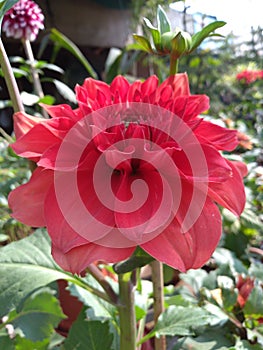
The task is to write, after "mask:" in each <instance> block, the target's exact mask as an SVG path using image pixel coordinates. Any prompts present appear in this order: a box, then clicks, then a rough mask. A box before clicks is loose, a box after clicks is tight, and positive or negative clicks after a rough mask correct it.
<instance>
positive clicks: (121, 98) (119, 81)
mask: <svg viewBox="0 0 263 350" xmlns="http://www.w3.org/2000/svg"><path fill="white" fill-rule="evenodd" d="M129 86H130V84H129V82H128V80H127V79H125V78H124V77H123V76H121V75H118V76H117V77H116V78H114V79H113V81H112V83H111V84H110V90H111V93H112V95H113V101H114V103H121V102H125V101H126V98H127V93H128V90H129Z"/></svg>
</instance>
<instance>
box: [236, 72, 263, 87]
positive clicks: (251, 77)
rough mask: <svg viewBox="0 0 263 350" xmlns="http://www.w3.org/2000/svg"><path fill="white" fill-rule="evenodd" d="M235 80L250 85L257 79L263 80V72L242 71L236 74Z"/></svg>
mask: <svg viewBox="0 0 263 350" xmlns="http://www.w3.org/2000/svg"><path fill="white" fill-rule="evenodd" d="M236 79H237V80H239V81H242V82H245V83H246V84H251V83H253V82H254V81H256V80H258V79H263V70H244V71H242V72H240V73H238V74H237V76H236Z"/></svg>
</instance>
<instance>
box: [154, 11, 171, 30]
mask: <svg viewBox="0 0 263 350" xmlns="http://www.w3.org/2000/svg"><path fill="white" fill-rule="evenodd" d="M157 28H158V30H159V32H160V34H161V35H162V34H164V33H167V32H170V31H171V23H170V21H169V19H168V17H167V15H166V13H165V11H164V9H163V8H162V6H160V5H158V9H157Z"/></svg>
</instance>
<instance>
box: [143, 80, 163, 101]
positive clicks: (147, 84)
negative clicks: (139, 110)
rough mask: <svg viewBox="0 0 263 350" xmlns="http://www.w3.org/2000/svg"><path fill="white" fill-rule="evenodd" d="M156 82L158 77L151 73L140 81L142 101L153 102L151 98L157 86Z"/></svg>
mask: <svg viewBox="0 0 263 350" xmlns="http://www.w3.org/2000/svg"><path fill="white" fill-rule="evenodd" d="M158 82H159V80H158V78H157V77H156V76H155V75H153V76H151V77H149V78H148V79H146V80H145V81H144V82H143V83H142V86H141V92H142V100H143V101H144V102H154V101H152V99H153V96H154V94H155V92H156V89H157V87H158Z"/></svg>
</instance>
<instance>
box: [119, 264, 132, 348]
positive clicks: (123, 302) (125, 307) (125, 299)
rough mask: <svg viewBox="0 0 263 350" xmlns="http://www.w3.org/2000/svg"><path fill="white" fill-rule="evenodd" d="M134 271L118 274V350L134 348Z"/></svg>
mask: <svg viewBox="0 0 263 350" xmlns="http://www.w3.org/2000/svg"><path fill="white" fill-rule="evenodd" d="M134 273H135V271H132V272H127V273H123V274H119V275H118V279H119V298H120V299H119V317H120V350H124V349H125V350H135V349H136V319H135V305H134V289H135V286H134V283H133V281H132V277H133V275H134Z"/></svg>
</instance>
